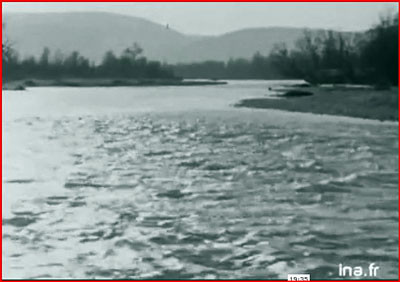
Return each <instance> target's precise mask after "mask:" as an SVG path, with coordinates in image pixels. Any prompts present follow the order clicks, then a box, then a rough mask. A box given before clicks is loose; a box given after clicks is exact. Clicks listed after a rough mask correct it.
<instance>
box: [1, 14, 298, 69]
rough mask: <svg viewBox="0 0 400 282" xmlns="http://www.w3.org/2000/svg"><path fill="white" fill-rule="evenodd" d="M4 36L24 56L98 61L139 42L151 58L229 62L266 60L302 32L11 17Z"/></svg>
mask: <svg viewBox="0 0 400 282" xmlns="http://www.w3.org/2000/svg"><path fill="white" fill-rule="evenodd" d="M3 18H4V22H5V24H6V27H5V34H6V36H7V37H8V38H9V39H10V40H11V41H12V42H13V44H14V47H15V48H16V49H17V50H18V52H19V53H20V54H21V56H22V57H26V56H29V55H33V56H36V57H38V56H40V54H41V53H42V51H43V48H44V47H49V48H50V50H51V51H52V52H53V53H54V52H55V51H56V50H60V51H61V52H62V53H64V54H67V53H70V52H72V51H75V50H76V51H78V52H80V53H81V54H82V55H84V56H85V57H87V58H89V59H90V60H92V61H94V62H100V61H101V59H102V57H103V55H104V53H105V52H106V51H108V50H112V51H113V52H115V53H116V54H118V53H120V52H121V51H122V50H123V49H124V48H126V47H129V46H131V45H132V44H133V43H134V42H137V43H138V44H139V45H140V46H141V47H142V48H143V49H144V51H145V53H144V55H146V57H148V58H149V59H154V60H160V61H161V62H168V63H177V62H182V63H185V62H186V63H187V62H196V61H205V60H218V61H227V60H229V59H230V58H250V57H251V56H253V55H254V54H255V53H256V52H260V53H261V54H265V55H267V54H268V53H269V52H270V51H271V49H272V48H273V46H274V45H275V44H277V43H281V42H283V43H286V44H287V45H288V46H289V47H290V46H293V44H294V42H295V41H296V40H298V39H299V38H300V37H301V36H302V35H303V32H304V29H303V28H286V27H270V28H248V29H243V30H238V31H234V32H230V33H225V34H222V35H219V36H200V35H187V34H183V33H181V32H179V31H176V30H174V29H171V28H169V27H167V26H163V25H161V24H157V23H154V22H152V21H149V20H146V19H143V18H139V17H133V16H126V15H120V14H113V13H104V12H74V13H40V14H33V13H32V14H26V13H21V14H20V13H13V14H5V15H3Z"/></svg>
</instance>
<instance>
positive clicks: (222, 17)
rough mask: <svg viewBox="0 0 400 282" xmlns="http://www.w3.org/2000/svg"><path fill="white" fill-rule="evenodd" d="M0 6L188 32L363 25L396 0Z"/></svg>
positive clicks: (391, 8) (352, 27)
mask: <svg viewBox="0 0 400 282" xmlns="http://www.w3.org/2000/svg"><path fill="white" fill-rule="evenodd" d="M2 5H3V13H4V12H64V11H103V12H107V11H108V12H114V13H120V14H127V15H132V16H138V17H143V18H147V19H149V20H151V21H154V22H157V23H161V24H169V26H170V27H171V28H174V29H176V30H178V31H181V32H184V33H189V34H210V35H211V34H221V33H225V32H229V31H233V30H237V29H241V28H247V27H267V26H290V27H309V28H312V27H318V28H331V29H338V30H343V31H347V30H364V29H367V28H368V27H370V26H371V25H372V24H374V23H376V22H377V21H378V19H379V16H380V15H381V14H385V13H388V12H390V11H391V12H393V11H397V10H398V3H395V2H391V3H390V2H386V3H385V2H358V3H357V2H337V3H329V2H328V3H323V2H319V3H315V2H314V3H311V2H305V3H282V2H280V3H279V2H278V3H256V2H253V3H245V2H241V3H233V2H230V3H226V2H225V3H223V2H219V3H200V2H186V3H185V2H184V3H177V2H175V3H171V2H170V3H168V2H167V3H165V2H164V3H157V2H153V3H151V2H150V3H145V2H139V3H138V2H136V3H122V2H119V3H112V2H110V3H104V2H103V3H102V2H99V3H93V2H76V3H71V2H70V3H67V2H64V3H57V2H52V3H51V2H50V3H46V2H36V3H34V2H25V3H24V2H16V3H12V2H3V3H2Z"/></svg>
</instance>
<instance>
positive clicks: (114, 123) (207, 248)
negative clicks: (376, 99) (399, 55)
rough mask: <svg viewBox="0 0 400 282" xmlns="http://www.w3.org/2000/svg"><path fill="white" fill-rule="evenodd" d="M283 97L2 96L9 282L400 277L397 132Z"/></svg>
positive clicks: (245, 85) (247, 85) (249, 92)
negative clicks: (291, 108) (288, 104)
mask: <svg viewBox="0 0 400 282" xmlns="http://www.w3.org/2000/svg"><path fill="white" fill-rule="evenodd" d="M285 83H287V82H285ZM280 84H282V82H279V81H272V82H271V81H270V82H266V81H236V82H235V81H232V82H230V83H229V84H228V85H219V86H201V87H197V86H196V87H194V86H193V87H142V88H139V87H138V88H134V87H132V88H130V87H121V88H31V89H28V90H27V91H21V92H9V91H3V97H2V102H3V129H2V130H3V131H2V133H3V141H2V142H3V143H2V144H3V168H2V169H3V179H2V183H3V190H2V197H3V198H2V199H3V200H2V204H3V208H2V217H3V222H2V224H3V225H2V228H3V229H2V230H3V233H2V234H3V239H2V240H3V250H2V256H3V257H2V258H3V265H2V266H3V278H87V279H93V278H98V279H101V278H106V279H117V278H118V279H239V278H240V279H264V280H268V279H286V277H287V274H288V273H310V274H311V279H313V280H315V279H332V278H338V274H339V272H338V265H339V264H340V263H342V264H344V265H348V266H353V267H354V266H362V267H365V268H367V267H368V265H369V264H370V263H372V262H374V263H375V264H376V265H378V266H379V267H380V268H379V270H378V272H377V274H378V277H377V278H378V279H397V278H398V124H397V123H381V122H376V121H367V120H360V119H352V118H345V117H334V116H321V115H313V114H300V113H288V112H284V111H276V110H252V109H242V108H234V107H233V105H234V104H235V103H236V102H238V101H239V100H240V99H243V98H251V97H263V96H266V95H270V94H271V93H270V92H269V91H268V87H269V86H271V85H280ZM347 278H349V277H347ZM363 278H364V277H363Z"/></svg>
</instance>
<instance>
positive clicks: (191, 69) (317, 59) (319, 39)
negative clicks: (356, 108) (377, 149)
mask: <svg viewBox="0 0 400 282" xmlns="http://www.w3.org/2000/svg"><path fill="white" fill-rule="evenodd" d="M169 67H170V69H172V70H173V72H174V73H175V74H177V75H179V76H182V77H186V78H214V79H285V78H294V79H296V78H301V79H305V80H307V81H309V82H310V83H371V84H374V83H375V84H376V83H386V84H392V85H398V14H396V15H387V16H385V17H382V18H381V19H380V22H379V23H378V24H377V25H376V26H374V27H372V28H371V29H369V30H368V31H366V32H363V33H340V32H334V31H319V32H310V31H305V33H304V36H303V37H302V38H301V39H299V40H298V41H297V42H296V43H295V46H294V48H292V49H289V48H288V47H287V46H286V45H285V44H277V45H276V46H275V47H274V48H273V50H272V51H271V52H270V54H269V55H268V56H262V55H261V54H260V53H256V54H255V55H254V56H253V57H252V58H251V59H231V60H229V61H228V62H220V61H206V62H199V63H191V64H177V65H170V66H169Z"/></svg>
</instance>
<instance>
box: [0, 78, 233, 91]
mask: <svg viewBox="0 0 400 282" xmlns="http://www.w3.org/2000/svg"><path fill="white" fill-rule="evenodd" d="M220 84H226V82H224V81H212V80H201V81H200V80H181V79H57V80H51V79H48V80H44V79H25V80H14V81H9V82H5V83H4V84H3V87H2V89H3V90H24V89H25V88H27V87H50V86H53V87H54V86H64V87H118V86H201V85H220Z"/></svg>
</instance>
